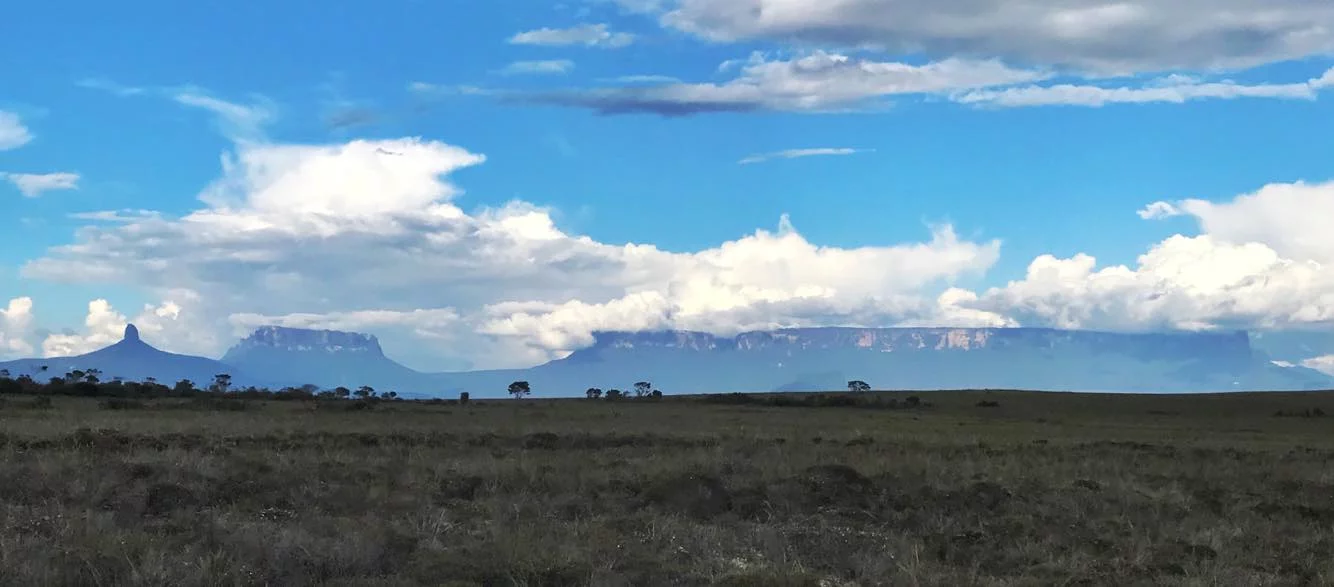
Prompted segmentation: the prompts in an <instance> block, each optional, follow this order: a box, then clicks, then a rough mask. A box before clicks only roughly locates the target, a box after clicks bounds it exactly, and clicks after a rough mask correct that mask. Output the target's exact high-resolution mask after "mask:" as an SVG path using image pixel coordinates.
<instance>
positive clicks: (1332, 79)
mask: <svg viewBox="0 0 1334 587" xmlns="http://www.w3.org/2000/svg"><path fill="white" fill-rule="evenodd" d="M1331 84H1334V69H1330V70H1327V71H1326V72H1325V73H1324V74H1323V75H1322V76H1320V77H1318V78H1313V79H1309V80H1306V81H1301V82H1293V83H1281V84H1280V83H1264V84H1250V85H1248V84H1240V83H1237V82H1234V81H1230V80H1226V81H1218V82H1203V81H1199V80H1196V79H1192V78H1183V77H1179V76H1178V77H1174V78H1171V79H1167V80H1157V81H1150V82H1148V83H1145V84H1143V85H1140V86H1112V87H1107V86H1096V85H1088V84H1084V85H1080V84H1057V85H1046V86H1042V85H1027V86H1021V87H1011V88H1004V89H1000V90H974V91H969V92H964V93H959V94H956V95H954V96H952V97H951V99H952V100H954V101H955V102H959V103H962V104H971V105H976V106H999V107H1011V108H1013V107H1023V106H1087V107H1094V108H1097V107H1102V106H1106V105H1108V104H1150V103H1155V102H1163V103H1171V104H1181V103H1184V102H1189V101H1193V100H1207V99H1212V100H1235V99H1240V98H1274V99H1288V100H1314V99H1315V98H1316V96H1317V95H1318V94H1319V93H1320V92H1321V91H1323V90H1326V89H1329V87H1330V86H1331Z"/></svg>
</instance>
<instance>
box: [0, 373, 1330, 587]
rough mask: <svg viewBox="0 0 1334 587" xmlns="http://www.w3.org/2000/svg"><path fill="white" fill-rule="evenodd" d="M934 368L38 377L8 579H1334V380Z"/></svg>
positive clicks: (13, 475) (16, 437)
mask: <svg viewBox="0 0 1334 587" xmlns="http://www.w3.org/2000/svg"><path fill="white" fill-rule="evenodd" d="M906 395H907V394H864V395H863V397H865V398H876V397H879V398H884V397H887V396H892V397H894V398H900V397H903V396H906ZM918 395H919V396H920V397H921V398H922V400H924V402H923V404H922V405H915V406H914V405H909V404H907V403H906V402H903V401H900V402H896V404H897V406H896V409H876V408H865V407H801V406H787V407H776V406H771V405H765V400H764V399H763V398H750V400H745V401H743V399H744V398H743V399H738V400H737V401H735V402H733V403H731V404H727V403H718V402H714V403H708V402H704V401H702V400H701V399H699V398H670V397H669V398H665V399H663V400H659V401H646V400H623V401H605V400H558V401H543V400H535V399H529V400H503V401H501V400H497V401H489V402H472V403H469V404H465V405H460V404H457V403H434V404H427V403H417V402H404V401H397V402H380V403H378V404H375V405H374V406H373V407H371V408H370V409H360V410H353V409H348V406H352V405H353V404H354V403H355V402H353V401H350V400H337V401H326V400H321V401H292V402H277V401H243V400H201V399H198V398H195V399H188V400H182V399H158V400H145V401H141V402H127V401H108V400H97V399H92V398H76V397H54V398H41V397H10V398H6V399H5V400H4V404H3V406H0V585H163V586H167V585H171V586H178V585H181V586H188V585H380V586H391V585H393V586H397V585H404V586H406V585H554V586H560V585H735V586H743V585H755V586H762V585H765V586H767V585H812V586H814V585H1061V584H1076V585H1136V584H1161V585H1306V584H1312V585H1314V584H1331V583H1334V419H1331V418H1326V417H1323V416H1322V415H1321V412H1320V411H1317V410H1318V409H1319V410H1324V411H1329V412H1331V413H1334V395H1330V394H1314V393H1313V394H1253V395H1233V396H1191V397H1183V396H1174V397H1148V396H1101V395H1100V396H1092V395H1068V394H1031V393H1001V392H959V393H953V392H951V393H922V394H918ZM48 401H49V404H48V403H47V402H48ZM873 403H878V402H873ZM1280 413H1282V415H1280Z"/></svg>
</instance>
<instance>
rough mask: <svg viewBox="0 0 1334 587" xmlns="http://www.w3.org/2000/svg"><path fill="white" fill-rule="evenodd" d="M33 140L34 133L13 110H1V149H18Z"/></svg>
mask: <svg viewBox="0 0 1334 587" xmlns="http://www.w3.org/2000/svg"><path fill="white" fill-rule="evenodd" d="M31 141H32V133H31V132H30V131H28V127H26V126H23V120H21V119H19V115H17V114H14V113H13V112H6V111H4V110H0V151H8V150H10V149H17V148H19V147H22V146H23V145H26V144H28V143H29V142H31Z"/></svg>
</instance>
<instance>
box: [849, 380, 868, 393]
mask: <svg viewBox="0 0 1334 587" xmlns="http://www.w3.org/2000/svg"><path fill="white" fill-rule="evenodd" d="M848 391H851V392H853V393H865V392H868V391H871V385H870V384H868V383H866V382H865V381H862V380H860V379H855V380H852V381H849V382H848Z"/></svg>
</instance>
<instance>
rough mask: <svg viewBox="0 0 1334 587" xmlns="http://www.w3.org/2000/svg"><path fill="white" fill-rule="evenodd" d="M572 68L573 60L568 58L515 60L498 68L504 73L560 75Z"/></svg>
mask: <svg viewBox="0 0 1334 587" xmlns="http://www.w3.org/2000/svg"><path fill="white" fill-rule="evenodd" d="M573 69H574V62H573V61H570V60H569V59H550V60H545V61H515V62H513V63H511V64H509V65H506V66H505V67H504V68H503V69H501V70H500V73H501V74H504V75H560V74H566V73H569V72H570V71H571V70H573Z"/></svg>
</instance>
